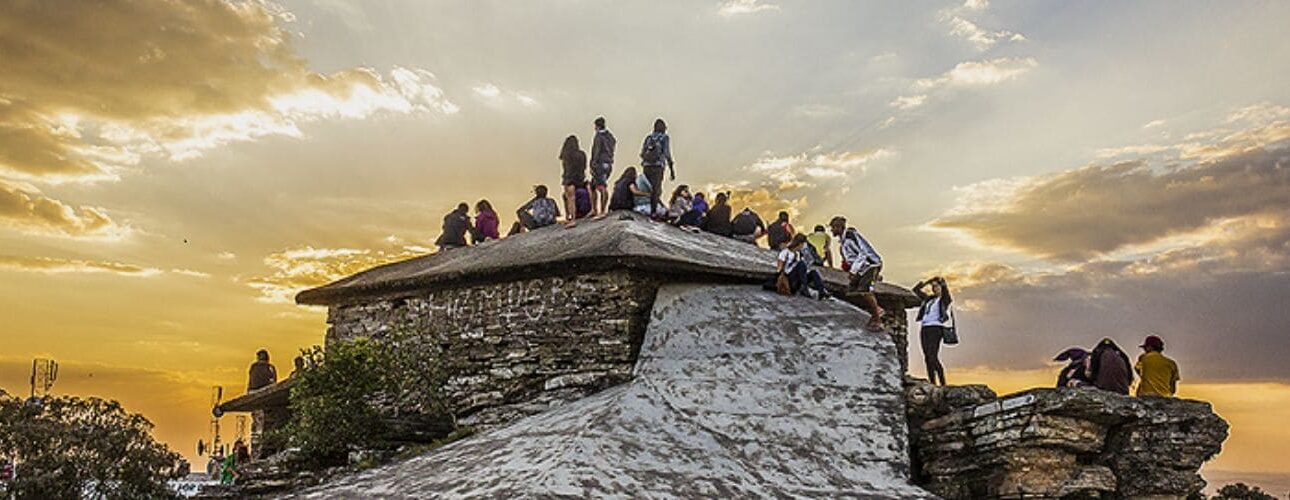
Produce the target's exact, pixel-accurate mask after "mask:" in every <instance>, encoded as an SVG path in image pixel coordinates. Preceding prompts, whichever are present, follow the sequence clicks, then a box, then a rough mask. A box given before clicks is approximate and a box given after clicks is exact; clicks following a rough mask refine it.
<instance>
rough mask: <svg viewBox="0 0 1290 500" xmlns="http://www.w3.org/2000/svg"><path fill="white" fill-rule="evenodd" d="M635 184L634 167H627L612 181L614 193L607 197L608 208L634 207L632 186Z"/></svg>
mask: <svg viewBox="0 0 1290 500" xmlns="http://www.w3.org/2000/svg"><path fill="white" fill-rule="evenodd" d="M635 185H636V167H627V169H626V170H623V175H621V176H619V177H618V180H617V181H614V193H613V196H611V197H610V198H609V209H610V210H631V209H633V208H635V207H636V202H635V201H634V200H633V199H632V186H635Z"/></svg>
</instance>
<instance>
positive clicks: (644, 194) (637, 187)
mask: <svg viewBox="0 0 1290 500" xmlns="http://www.w3.org/2000/svg"><path fill="white" fill-rule="evenodd" d="M653 190H654V187H653V184H651V182H650V179H649V177H647V176H644V175H638V176H636V182H635V183H634V184H632V185H631V191H632V203H633V204H634V205H633V208H632V210H635V211H636V213H638V214H643V215H648V216H649V217H650V218H652V219H663V218H664V217H667V209H666V208H663V205H662V203H654V196H653ZM651 205H652V206H651Z"/></svg>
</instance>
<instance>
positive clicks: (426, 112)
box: [0, 0, 1290, 477]
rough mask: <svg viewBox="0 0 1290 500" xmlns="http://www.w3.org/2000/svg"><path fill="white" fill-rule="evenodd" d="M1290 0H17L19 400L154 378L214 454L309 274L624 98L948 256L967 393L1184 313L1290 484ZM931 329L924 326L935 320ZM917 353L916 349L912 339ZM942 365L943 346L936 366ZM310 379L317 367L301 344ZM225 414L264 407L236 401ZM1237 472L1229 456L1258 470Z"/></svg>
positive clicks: (277, 346) (5, 309) (520, 181)
mask: <svg viewBox="0 0 1290 500" xmlns="http://www.w3.org/2000/svg"><path fill="white" fill-rule="evenodd" d="M1287 18H1290V4H1286V3H1283V2H1253V1H1252V2H1244V3H1242V4H1241V8H1233V6H1232V5H1230V4H1216V3H1207V2H1175V1H1168V2H1166V1H1158V2H1157V1H1142V2H1114V3H1112V2H1106V3H1094V4H1088V3H1079V4H1063V3H1049V2H1021V1H1000V0H994V1H988V0H969V1H967V2H966V3H960V2H919V3H914V4H908V3H892V2H860V1H837V2H834V1H809V2H808V1H791V0H694V1H687V2H677V1H658V0H651V1H643V0H642V1H610V0H548V1H533V2H512V1H500V0H499V1H488V0H479V1H472V2H437V1H417V2H412V1H388V2H362V1H357V0H353V1H349V0H319V1H312V2H303V1H290V0H288V1H281V2H273V1H269V0H261V1H248V2H241V1H222V0H198V1H192V2H167V1H161V0H108V1H103V2H49V1H38V0H16V1H10V2H5V3H4V4H3V5H0V67H3V68H5V71H3V72H0V317H3V319H4V320H3V321H2V322H0V345H3V346H4V348H3V349H0V388H3V389H5V390H7V391H8V392H10V393H15V394H25V393H26V392H27V376H28V370H29V369H30V363H31V359H32V358H35V357H44V358H54V359H57V360H58V361H59V362H60V363H61V365H62V371H61V373H60V378H59V380H58V382H57V384H56V386H55V392H57V393H67V394H94V395H99V396H105V397H111V398H115V399H119V400H121V401H122V402H123V403H124V404H125V405H126V407H127V408H129V409H131V410H133V411H139V412H142V413H144V414H145V415H146V416H148V417H149V418H150V419H152V421H153V422H154V423H156V425H157V427H156V435H157V436H158V438H159V439H161V440H163V441H164V442H166V443H168V444H170V445H171V446H172V447H174V448H175V449H177V450H178V451H180V452H182V453H185V454H187V455H188V456H190V457H192V456H193V455H194V454H193V448H194V444H195V442H196V440H197V439H198V438H199V437H205V436H207V435H208V430H207V426H208V424H209V412H208V409H209V404H210V392H211V388H212V386H216V385H221V386H224V387H226V388H227V390H228V391H229V393H230V394H239V393H240V392H241V387H240V386H241V384H243V383H244V380H245V372H246V369H247V365H248V364H249V363H250V362H251V361H252V359H253V353H254V352H255V350H257V349H260V348H267V349H269V350H270V351H271V352H272V353H274V355H275V357H276V359H277V360H278V361H279V364H280V365H282V366H284V367H285V366H289V365H290V363H289V361H288V360H289V359H290V358H291V357H292V356H293V355H294V353H295V352H297V351H298V350H299V349H300V348H303V347H307V346H309V345H312V344H317V343H321V341H322V337H323V332H324V330H325V327H326V325H325V311H324V310H322V309H318V308H311V307H303V306H296V305H294V304H293V303H292V300H291V297H292V296H293V295H294V293H296V292H298V291H299V290H301V289H304V288H307V287H311V286H316V285H321V284H324V283H326V282H329V281H330V280H334V279H337V278H340V277H343V276H345V275H347V274H349V273H352V272H356V271H359V270H362V269H365V268H367V267H370V266H372V265H375V264H379V263H383V262H388V261H392V260H397V259H401V258H406V257H410V256H413V255H419V254H422V253H425V252H428V251H430V249H429V247H431V246H432V245H431V243H432V242H433V240H434V238H435V237H436V236H437V235H438V232H439V231H438V228H439V224H440V220H441V218H442V216H443V214H445V213H447V212H448V211H450V210H451V209H452V208H453V207H454V206H455V205H456V204H457V203H458V202H463V201H465V202H470V203H472V204H473V202H474V201H476V200H478V199H488V200H490V201H491V202H492V203H493V205H494V206H496V207H498V208H499V212H500V213H501V214H502V216H503V217H502V218H503V224H507V225H508V224H509V223H510V221H511V218H512V217H511V215H510V214H511V213H512V212H511V210H512V207H516V206H518V205H520V204H521V203H522V202H524V201H525V200H526V198H527V196H528V194H529V191H530V188H531V186H533V185H535V184H539V183H546V184H551V185H554V184H557V183H558V175H559V161H558V160H557V159H556V156H557V153H558V150H559V147H560V144H561V141H562V140H563V139H564V137H565V136H567V135H569V134H577V135H578V136H579V137H580V138H582V139H583V142H584V144H587V143H588V142H589V140H590V138H591V136H592V128H591V121H592V119H594V118H595V117H596V116H600V115H603V116H605V117H606V119H607V120H608V124H609V128H610V129H612V130H613V131H614V132H615V134H616V135H617V137H618V139H619V143H620V148H619V155H618V165H619V168H622V166H625V165H629V164H632V163H633V162H634V160H635V158H634V153H635V150H634V148H635V147H636V144H638V143H639V142H640V140H641V138H642V137H644V135H645V134H646V133H647V132H648V131H649V128H650V126H651V124H652V122H653V120H654V119H655V118H656V117H662V118H664V119H665V120H667V122H668V124H669V133H670V135H671V136H672V147H673V152H674V156H675V158H676V161H677V165H676V170H677V174H678V181H679V182H683V183H686V184H689V185H691V186H694V188H695V190H699V191H707V192H712V191H713V190H716V189H722V190H726V189H728V190H732V191H733V192H734V204H735V205H736V206H742V205H752V206H755V207H757V208H758V210H760V211H762V212H763V213H766V212H772V211H775V210H779V209H785V210H788V211H790V212H791V213H792V214H793V217H794V220H795V221H796V223H797V225H798V226H799V227H802V226H811V225H814V224H818V223H824V222H825V221H827V220H828V218H830V217H831V216H833V215H838V214H844V215H846V216H848V218H849V219H850V221H851V222H852V223H853V225H855V226H857V227H858V228H859V229H860V230H861V231H862V232H863V233H864V234H865V235H866V236H867V237H868V238H869V239H870V240H871V241H872V242H873V243H874V244H875V245H876V246H877V247H878V250H879V251H880V252H881V253H882V254H883V256H884V260H885V263H886V269H885V278H886V279H887V280H888V281H892V282H895V283H902V284H906V285H909V284H912V283H913V282H915V281H917V280H919V279H921V278H925V277H929V276H932V275H944V276H946V277H947V278H948V279H949V281H950V285H951V287H952V288H953V289H954V291H955V294H956V299H957V302H956V305H957V307H958V308H957V317H958V319H959V320H960V321H961V325H960V332H961V336H962V338H963V344H962V345H961V346H958V347H954V348H952V349H947V350H946V352H945V353H944V356H943V358H944V361H945V363H946V365H947V368H948V372H949V379H950V381H951V383H967V382H981V383H989V384H991V385H992V386H994V387H995V388H996V389H998V390H1000V392H1007V391H1010V390H1017V389H1021V388H1024V387H1029V386H1034V385H1047V384H1050V383H1051V382H1052V379H1053V378H1054V377H1055V372H1056V370H1057V368H1058V367H1057V366H1055V365H1053V364H1052V363H1051V362H1049V361H1048V360H1049V359H1051V357H1052V356H1053V355H1055V354H1056V353H1057V352H1059V351H1061V350H1063V349H1064V348H1066V347H1068V346H1072V345H1084V346H1091V345H1093V344H1094V343H1096V342H1097V341H1098V340H1099V339H1101V338H1102V337H1110V338H1113V339H1115V340H1117V341H1118V342H1119V343H1120V344H1121V345H1122V346H1125V347H1126V348H1129V349H1131V350H1136V348H1133V347H1132V346H1136V345H1138V344H1139V343H1140V341H1141V338H1142V337H1143V336H1145V335H1147V334H1150V333H1155V334H1159V335H1161V336H1162V337H1164V338H1165V341H1166V343H1167V351H1166V353H1167V354H1168V355H1170V356H1172V357H1174V358H1175V359H1177V360H1178V362H1179V364H1180V365H1181V371H1182V377H1183V386H1182V391H1183V395H1185V396H1188V397H1196V398H1203V399H1207V400H1210V401H1212V402H1213V404H1214V405H1215V408H1216V409H1217V410H1218V411H1219V413H1220V414H1222V415H1223V416H1224V417H1226V418H1228V419H1229V420H1230V421H1232V422H1233V430H1232V437H1231V439H1229V441H1228V443H1227V446H1226V448H1225V450H1224V452H1223V453H1222V454H1221V455H1220V456H1219V457H1218V459H1217V460H1216V461H1214V462H1213V463H1211V464H1210V465H1209V466H1208V467H1209V468H1210V469H1211V470H1215V471H1221V472H1223V473H1225V474H1229V476H1230V475H1231V474H1237V475H1239V474H1262V475H1263V476H1260V477H1274V476H1275V475H1276V474H1290V458H1286V457H1285V456H1284V454H1282V453H1278V452H1276V451H1275V450H1281V449H1285V448H1287V447H1290V431H1287V430H1285V429H1283V428H1282V426H1281V424H1280V422H1284V421H1285V420H1286V419H1287V418H1290V404H1287V403H1290V364H1287V363H1285V361H1284V360H1285V359H1286V357H1287V355H1290V352H1288V351H1290V340H1287V339H1286V331H1287V327H1288V326H1290V309H1287V308H1285V307H1284V306H1283V305H1282V304H1283V303H1284V301H1285V297H1287V296H1290V272H1288V270H1290V148H1288V146H1290V86H1286V85H1285V79H1284V75H1286V74H1288V73H1290V34H1287V33H1286V31H1285V30H1284V23H1283V22H1282V21H1283V20H1284V19H1287ZM914 344H915V345H914V346H913V347H912V349H914V352H915V353H916V352H917V349H918V346H917V342H916V341H915V342H914ZM912 358H913V359H915V360H917V359H918V356H917V355H915V356H912ZM912 364H913V366H914V371H915V373H916V374H921V373H922V372H921V367H920V366H918V365H920V363H918V362H917V361H915V362H914V363H912ZM284 371H285V370H284ZM225 426H226V428H229V427H230V426H231V425H230V423H229V422H226V423H225ZM1229 476H1225V477H1229Z"/></svg>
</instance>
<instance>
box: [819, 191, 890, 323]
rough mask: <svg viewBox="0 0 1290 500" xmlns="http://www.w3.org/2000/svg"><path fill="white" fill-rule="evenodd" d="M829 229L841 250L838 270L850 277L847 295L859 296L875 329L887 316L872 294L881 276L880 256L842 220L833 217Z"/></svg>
mask: <svg viewBox="0 0 1290 500" xmlns="http://www.w3.org/2000/svg"><path fill="white" fill-rule="evenodd" d="M829 227H830V229H832V230H833V236H835V237H837V238H838V241H839V242H840V244H841V246H842V270H844V271H846V272H848V273H850V275H851V280H850V285H849V286H848V291H852V292H860V293H861V297H862V298H863V300H864V301H865V304H866V305H868V306H869V313H870V315H871V316H870V318H869V327H870V329H876V328H878V327H880V326H881V325H882V317H883V316H884V315H886V314H887V312H886V311H884V310H883V309H882V307H881V306H879V305H878V297H877V296H875V295H874V293H873V292H874V283H876V282H878V281H879V280H880V279H881V278H880V276H881V275H882V256H880V255H878V251H877V250H874V249H873V245H870V244H869V240H866V239H865V238H864V236H861V235H860V231H857V230H856V228H854V227H847V219H846V217H842V216H837V217H834V218H833V220H832V221H829Z"/></svg>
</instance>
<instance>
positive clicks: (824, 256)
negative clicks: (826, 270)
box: [806, 224, 833, 267]
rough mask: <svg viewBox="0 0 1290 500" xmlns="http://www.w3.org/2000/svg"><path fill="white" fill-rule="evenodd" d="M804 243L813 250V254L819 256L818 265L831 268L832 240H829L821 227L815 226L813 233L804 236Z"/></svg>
mask: <svg viewBox="0 0 1290 500" xmlns="http://www.w3.org/2000/svg"><path fill="white" fill-rule="evenodd" d="M806 242H807V243H808V244H810V245H811V247H812V248H814V249H815V253H816V254H817V255H819V256H820V259H821V261H820V263H819V264H817V265H819V266H823V267H833V249H832V248H831V247H832V246H833V240H832V239H831V238H829V233H828V232H827V231H825V230H824V226H823V225H819V224H817V225H816V226H815V232H813V233H811V234H808V235H806Z"/></svg>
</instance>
